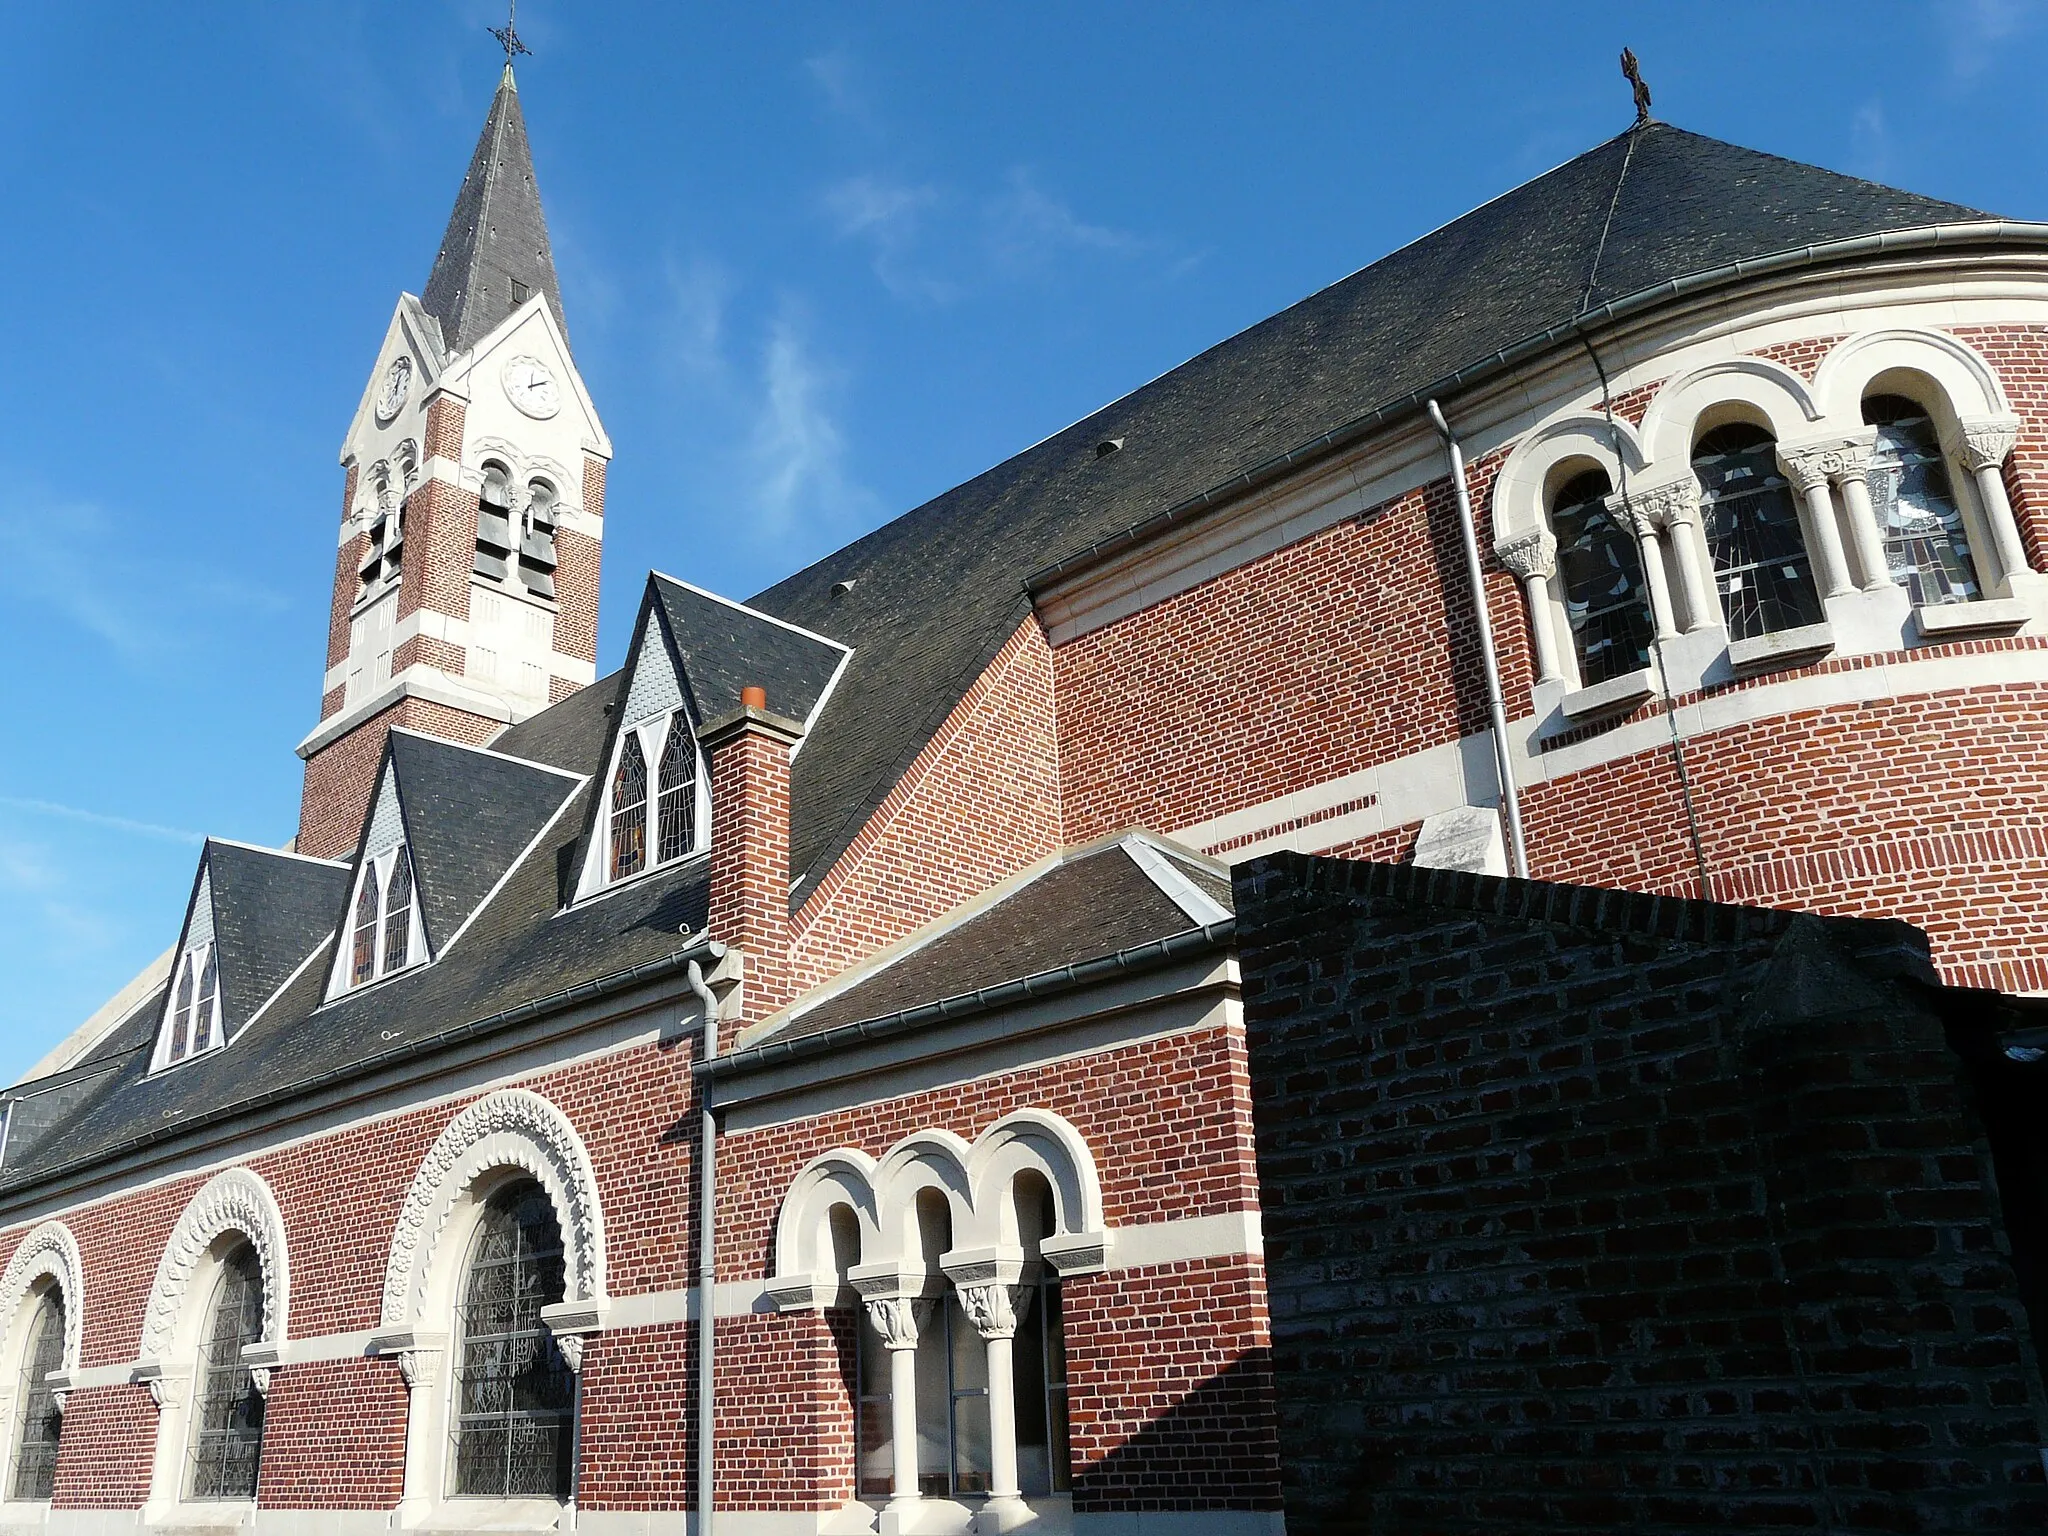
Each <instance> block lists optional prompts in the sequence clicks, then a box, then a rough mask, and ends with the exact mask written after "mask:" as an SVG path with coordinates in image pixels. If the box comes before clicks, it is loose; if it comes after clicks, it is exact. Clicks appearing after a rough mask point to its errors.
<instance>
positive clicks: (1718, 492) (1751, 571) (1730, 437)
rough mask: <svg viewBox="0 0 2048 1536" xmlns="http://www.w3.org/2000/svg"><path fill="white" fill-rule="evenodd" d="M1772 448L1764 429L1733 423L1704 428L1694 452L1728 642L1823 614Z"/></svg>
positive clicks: (1815, 620)
mask: <svg viewBox="0 0 2048 1536" xmlns="http://www.w3.org/2000/svg"><path fill="white" fill-rule="evenodd" d="M1777 450H1778V445H1777V443H1776V441H1775V440H1774V439H1773V438H1772V437H1771V434H1770V433H1768V432H1766V431H1765V430H1764V429H1763V428H1762V427H1757V426H1752V425H1751V424H1750V423H1748V422H1746V421H1737V422H1730V423H1729V424H1728V425H1727V426H1724V427H1716V428H1715V429H1714V430H1713V431H1711V432H1708V433H1707V434H1706V435H1705V436H1703V437H1702V438H1701V439H1700V440H1699V443H1698V445H1697V446H1695V447H1694V449H1693V451H1692V466H1693V470H1694V472H1695V473H1696V474H1698V476H1699V477H1700V489H1701V498H1700V516H1701V520H1702V521H1703V523H1704V524H1705V527H1706V535H1707V550H1708V552H1709V553H1710V554H1711V555H1712V556H1713V559H1714V584H1715V586H1716V587H1718V588H1719V590H1720V594H1721V610H1722V612H1723V613H1725V614H1726V615H1727V618H1728V636H1729V638H1730V639H1732V640H1749V639H1753V638H1754V637H1755V636H1757V635H1767V634H1771V633H1773V632H1774V631H1777V630H1781V629H1798V628H1800V627H1801V626H1803V625H1807V624H1818V623H1819V622H1820V621H1821V618H1822V609H1821V604H1820V595H1819V593H1818V592H1817V591H1816V590H1815V588H1814V584H1813V562H1812V560H1811V559H1810V558H1809V557H1808V555H1807V552H1806V539H1805V536H1804V535H1803V534H1802V533H1801V531H1800V526H1799V508H1798V505H1797V503H1796V502H1795V501H1794V500H1793V497H1792V487H1791V484H1790V482H1788V481H1787V480H1786V479H1785V477H1784V475H1783V474H1781V473H1779V470H1778V451H1777Z"/></svg>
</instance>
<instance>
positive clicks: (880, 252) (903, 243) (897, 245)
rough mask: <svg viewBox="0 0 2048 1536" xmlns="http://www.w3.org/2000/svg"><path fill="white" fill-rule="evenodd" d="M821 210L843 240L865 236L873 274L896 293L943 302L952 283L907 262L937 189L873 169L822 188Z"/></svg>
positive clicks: (951, 291)
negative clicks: (894, 179) (869, 249)
mask: <svg viewBox="0 0 2048 1536" xmlns="http://www.w3.org/2000/svg"><path fill="white" fill-rule="evenodd" d="M824 202H825V212H826V214H827V216H828V217H829V218H830V219H831V220H832V225H833V231H834V233H836V234H837V235H838V236H839V237H840V238H841V239H842V240H862V241H865V242H866V243H867V244H868V245H869V247H870V248H871V249H872V250H873V252H874V270H875V276H876V277H878V278H880V279H881V280H882V286H883V287H885V288H887V289H888V290H889V291H890V292H891V293H893V294H895V295H896V296H897V297H898V298H919V299H928V300H932V301H934V302H937V303H944V302H946V301H947V300H949V299H951V298H953V297H954V296H955V294H956V293H957V286H956V285H955V284H953V283H950V282H946V281H943V280H941V279H939V278H937V277H934V276H932V275H931V274H930V273H927V272H923V271H920V270H918V269H917V268H916V267H914V266H913V265H912V261H911V258H912V254H913V249H914V247H915V245H916V243H917V239H918V235H919V231H920V226H921V224H922V223H923V221H924V217H925V215H926V214H927V213H928V212H929V211H931V210H932V209H934V208H935V207H936V206H937V205H938V202H939V193H938V189H937V188H935V187H929V186H911V185H908V184H906V183H903V182H897V181H892V180H889V179H888V178H886V177H882V176H876V175H863V176H853V177H849V178H848V179H847V180H845V181H842V182H839V183H837V184H836V185H834V186H832V187H829V188H827V189H826V192H825V198H824Z"/></svg>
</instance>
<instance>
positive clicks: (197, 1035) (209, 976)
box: [185, 944, 220, 1056]
mask: <svg viewBox="0 0 2048 1536" xmlns="http://www.w3.org/2000/svg"><path fill="white" fill-rule="evenodd" d="M219 1005H220V953H219V951H218V950H216V949H215V948H214V947H213V946H212V945H211V944H209V945H207V946H206V961H205V963H204V964H203V965H201V966H200V968H199V1001H198V1003H197V1004H195V1005H194V1007H193V1009H192V1038H191V1039H190V1040H189V1041H188V1042H187V1043H186V1046H185V1054H186V1055H188V1056H190V1055H192V1054H194V1053H195V1052H198V1051H203V1050H205V1049H206V1048H207V1047H208V1046H210V1045H212V1044H213V1016H214V1014H215V1013H216V1012H218V1011H219Z"/></svg>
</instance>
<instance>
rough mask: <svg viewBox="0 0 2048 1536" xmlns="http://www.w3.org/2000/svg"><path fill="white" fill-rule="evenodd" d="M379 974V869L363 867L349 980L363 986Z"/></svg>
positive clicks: (353, 983)
mask: <svg viewBox="0 0 2048 1536" xmlns="http://www.w3.org/2000/svg"><path fill="white" fill-rule="evenodd" d="M376 974H377V871H376V869H375V867H374V866H371V865H367V864H366V865H364V867H363V888H362V891H361V892H360V893H359V894H358V895H357V897H356V934H355V950H354V953H353V954H351V955H350V957H349V981H350V983H351V984H352V985H355V986H361V985H362V984H363V983H364V982H366V981H368V980H369V979H370V978H371V977H373V976H375V975H376Z"/></svg>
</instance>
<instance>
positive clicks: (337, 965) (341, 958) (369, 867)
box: [325, 838, 433, 1003]
mask: <svg viewBox="0 0 2048 1536" xmlns="http://www.w3.org/2000/svg"><path fill="white" fill-rule="evenodd" d="M411 854H412V840H411V839H410V838H404V839H401V840H400V841H398V842H396V843H394V844H392V845H391V846H390V847H389V848H386V849H383V850H381V851H380V852H378V853H375V854H373V855H371V856H370V857H369V858H366V859H363V860H362V861H361V862H360V864H359V865H358V866H357V869H356V877H355V879H354V881H353V882H351V884H350V885H349V888H348V908H347V912H346V915H345V916H344V917H343V919H342V924H341V929H340V932H339V933H338V935H337V936H336V938H335V944H334V969H333V971H332V973H331V974H330V975H329V976H328V978H327V997H326V999H325V1000H326V1001H327V1002H330V1003H331V1002H333V1001H334V1000H335V999H336V998H337V997H341V996H343V995H344V994H346V993H349V992H359V991H363V990H364V989H366V988H369V987H374V986H376V985H377V984H378V983H379V982H381V981H386V980H388V979H390V978H391V977H393V976H396V975H398V974H400V973H401V972H404V971H410V970H413V969H415V968H416V967H418V966H422V965H425V964H426V963H427V962H428V961H429V960H430V959H432V958H433V957H432V956H430V955H429V954H428V953H427V928H426V918H425V915H424V912H423V908H424V906H425V903H424V902H423V901H422V900H421V899H420V872H419V867H418V866H417V865H415V866H414V867H413V872H412V910H411V913H410V915H409V916H408V917H407V919H406V938H405V964H403V965H401V966H399V967H398V969H397V970H391V971H387V970H385V969H384V920H385V917H386V916H387V915H388V914H387V913H386V911H385V907H386V905H387V903H388V902H389V901H390V898H391V868H392V865H393V864H394V863H396V862H397V861H398V860H399V859H401V858H410V857H411ZM372 877H374V878H375V880H376V882H377V941H376V954H375V958H374V969H373V970H372V971H371V974H370V979H369V980H368V981H363V982H358V981H356V980H354V979H353V978H354V975H355V970H354V965H355V940H356V903H357V902H358V901H360V900H361V899H362V895H363V881H364V880H366V879H370V878H372Z"/></svg>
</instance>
